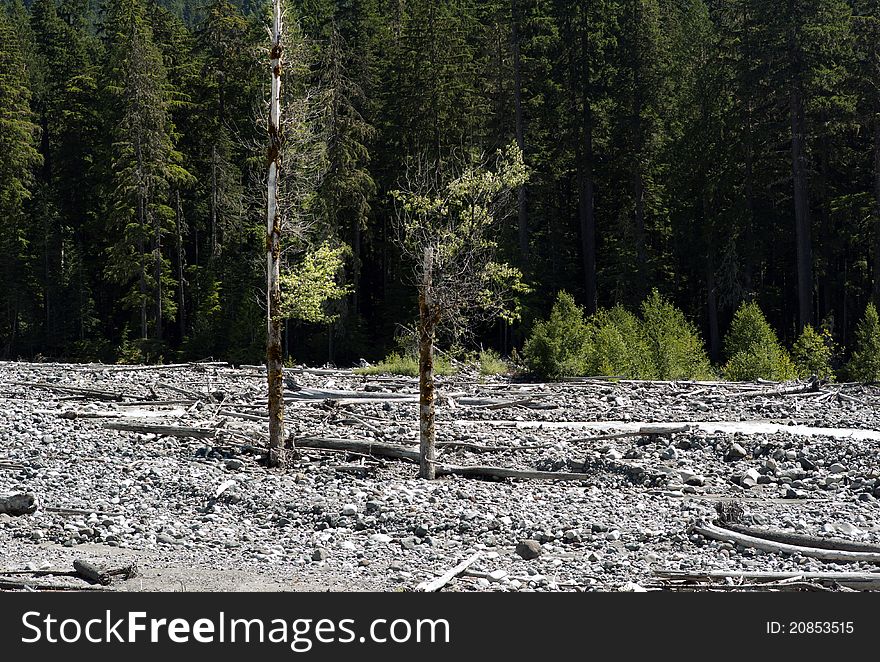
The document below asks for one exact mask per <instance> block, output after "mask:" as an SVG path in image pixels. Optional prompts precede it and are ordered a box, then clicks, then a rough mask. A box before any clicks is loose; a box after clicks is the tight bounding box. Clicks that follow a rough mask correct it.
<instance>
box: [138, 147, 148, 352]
mask: <svg viewBox="0 0 880 662" xmlns="http://www.w3.org/2000/svg"><path fill="white" fill-rule="evenodd" d="M137 162H138V178H139V179H140V181H141V182H142V181H143V158H142V154H141V146H140V143H138V146H137ZM138 187H139V190H138V224H139V226H140V232H139V234H138V242H137V243H138V252H139V253H140V279H139V282H138V288H139V290H138V291H139V293H140V300H141V301H140V303H141V339H143V340H146V339H147V264H146V261H145V258H144V237H145V236H146V234H147V220H146V195H147V194H146V191H144V188H143V185H142V183H140V182H139V183H138Z"/></svg>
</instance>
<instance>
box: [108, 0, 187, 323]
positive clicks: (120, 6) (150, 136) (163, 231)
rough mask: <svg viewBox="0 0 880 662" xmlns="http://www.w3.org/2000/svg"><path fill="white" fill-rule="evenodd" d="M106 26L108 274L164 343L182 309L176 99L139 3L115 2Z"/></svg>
mask: <svg viewBox="0 0 880 662" xmlns="http://www.w3.org/2000/svg"><path fill="white" fill-rule="evenodd" d="M103 31H104V35H105V40H106V43H107V51H108V57H109V71H108V72H107V76H106V79H105V90H106V93H107V96H108V98H109V100H110V102H111V103H112V104H113V109H114V111H115V112H114V116H115V117H114V122H113V127H112V165H111V169H112V180H113V207H112V209H111V210H110V213H111V219H112V232H111V236H112V237H113V241H112V243H111V246H110V248H109V251H108V262H107V275H108V276H109V277H110V278H111V279H112V280H113V281H115V282H117V283H119V284H121V285H124V286H126V287H128V292H127V293H126V294H125V296H124V298H123V304H124V306H125V307H127V308H130V309H134V310H138V311H139V313H140V320H139V321H140V335H141V339H143V340H146V339H147V338H149V337H150V333H151V332H152V337H153V338H154V339H155V340H159V341H161V340H162V336H163V323H164V320H165V319H166V318H173V317H174V314H175V311H176V303H175V301H174V297H173V289H174V277H173V275H172V273H171V269H170V263H169V260H168V258H167V257H166V256H165V247H164V239H165V237H166V235H168V234H169V233H170V232H172V231H173V219H174V211H173V209H172V208H171V207H170V206H169V204H168V202H169V200H168V192H169V187H170V185H171V183H172V182H173V181H175V180H180V179H183V178H185V171H183V169H182V168H181V167H180V165H179V161H180V154H179V153H178V152H176V151H175V149H174V143H173V133H174V129H173V124H172V122H171V115H170V106H171V101H172V98H173V96H172V94H171V90H170V88H169V84H168V80H167V73H166V68H165V64H164V62H163V58H162V54H161V52H160V51H159V49H158V48H157V46H156V45H155V43H154V41H153V31H152V29H151V27H150V25H149V23H148V21H147V20H146V16H145V12H144V7H143V6H142V5H140V4H139V2H138V0H111V1H110V2H109V4H108V6H107V8H106V14H105V16H104V21H103Z"/></svg>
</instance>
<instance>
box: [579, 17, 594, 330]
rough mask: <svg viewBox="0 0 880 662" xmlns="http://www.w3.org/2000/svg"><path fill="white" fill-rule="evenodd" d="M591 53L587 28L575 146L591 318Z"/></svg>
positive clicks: (587, 300)
mask: <svg viewBox="0 0 880 662" xmlns="http://www.w3.org/2000/svg"><path fill="white" fill-rule="evenodd" d="M589 51H590V44H589V37H588V35H587V30H586V28H584V29H583V34H582V35H581V70H580V72H579V73H580V81H581V85H580V87H581V95H582V97H583V98H582V102H583V109H582V110H581V113H582V114H581V140H580V141H579V144H578V156H579V157H580V158H579V159H578V179H579V182H578V184H579V187H578V188H579V191H578V215H579V216H580V225H581V253H582V258H583V262H584V290H585V294H586V304H587V305H586V312H587V314H588V315H592V314H593V313H595V312H596V308H597V290H598V288H597V286H596V184H595V181H594V180H593V109H592V106H591V105H590V89H591V87H590V68H589V66H588V64H587V62H588V59H587V57H588V55H589Z"/></svg>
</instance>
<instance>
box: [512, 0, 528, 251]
mask: <svg viewBox="0 0 880 662" xmlns="http://www.w3.org/2000/svg"><path fill="white" fill-rule="evenodd" d="M510 10H511V15H512V16H511V41H512V42H513V43H512V46H513V104H514V114H515V123H516V144H517V146H518V147H519V149H520V151H521V152H523V153H525V127H524V121H523V107H522V64H521V61H520V37H519V21H520V17H519V12H518V10H517V5H516V0H511V3H510ZM516 211H517V230H518V233H519V254H520V257H521V258H522V262H523V265H527V264H528V261H529V219H528V215H527V213H526V187H525V186H524V185H523V186H520V188H519V191H517V197H516Z"/></svg>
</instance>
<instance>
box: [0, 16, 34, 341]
mask: <svg viewBox="0 0 880 662" xmlns="http://www.w3.org/2000/svg"><path fill="white" fill-rule="evenodd" d="M30 99H31V92H30V89H29V88H28V77H27V71H26V67H25V59H24V56H23V53H22V49H21V41H20V40H19V36H18V35H17V34H16V31H15V28H14V25H13V23H12V22H11V20H10V19H9V17H8V15H7V14H6V10H5V8H3V7H0V281H2V282H3V283H4V288H3V292H2V294H0V297H2V298H0V302H2V304H3V309H2V310H0V343H2V344H0V353H2V354H3V355H4V356H8V355H9V353H10V351H12V349H13V348H14V347H16V346H17V341H18V340H19V336H20V335H21V334H22V333H23V331H24V330H25V328H23V326H25V325H26V324H27V323H28V322H33V321H34V312H33V311H30V310H28V308H29V307H30V306H31V305H32V303H31V302H30V299H31V297H30V296H28V295H29V293H30V292H29V290H30V285H31V283H30V282H29V274H28V273H27V271H28V270H27V269H26V265H27V262H28V249H29V247H28V244H27V229H28V228H27V223H28V218H27V217H26V215H25V210H24V204H25V202H26V201H27V200H28V198H30V196H31V187H32V185H33V179H34V177H33V175H34V168H36V167H37V166H38V165H39V163H40V154H39V152H38V151H37V147H36V142H37V136H38V135H39V129H38V127H37V126H36V124H34V122H33V114H32V112H31V109H30Z"/></svg>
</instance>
